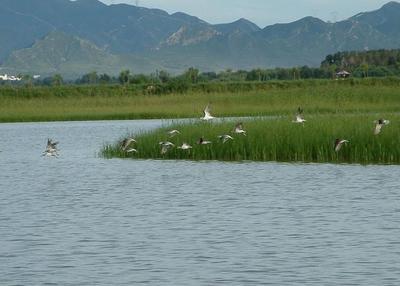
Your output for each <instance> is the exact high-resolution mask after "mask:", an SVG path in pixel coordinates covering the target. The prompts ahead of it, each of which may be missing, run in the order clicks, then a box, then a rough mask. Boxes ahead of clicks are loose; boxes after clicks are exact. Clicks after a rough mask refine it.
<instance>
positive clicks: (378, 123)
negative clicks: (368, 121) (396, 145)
mask: <svg viewBox="0 0 400 286" xmlns="http://www.w3.org/2000/svg"><path fill="white" fill-rule="evenodd" d="M374 123H375V129H374V134H375V135H378V134H379V133H381V131H382V127H383V126H384V125H388V124H389V123H390V121H389V120H385V119H382V118H381V119H378V120H375V121H374Z"/></svg>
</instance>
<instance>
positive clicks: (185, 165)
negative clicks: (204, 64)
mask: <svg viewBox="0 0 400 286" xmlns="http://www.w3.org/2000/svg"><path fill="white" fill-rule="evenodd" d="M161 124H163V123H162V122H161V121H157V120H154V121H112V122H110V121H100V122H68V123H65V122H60V123H28V124H0V136H1V138H0V151H2V152H0V285H105V286H106V285H107V286H108V285H400V200H399V199H400V195H399V193H400V180H399V175H400V167H399V166H368V167H363V166H357V165H353V166H351V165H329V164H323V165H320V164H278V163H220V162H185V161H183V162H177V161H151V160H143V161H135V160H120V159H112V160H107V159H102V158H99V157H98V152H99V150H100V149H101V147H102V145H103V144H104V143H106V142H113V141H115V140H116V139H118V138H120V137H121V136H123V135H125V134H127V133H128V132H137V131H139V130H146V129H149V128H155V127H157V126H160V125H161ZM48 137H50V138H53V139H56V140H59V141H60V144H59V148H60V149H61V151H60V155H61V156H60V157H59V158H58V159H56V158H44V157H41V156H40V155H41V153H42V152H43V150H44V148H45V145H46V140H47V138H48Z"/></svg>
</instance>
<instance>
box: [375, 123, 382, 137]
mask: <svg viewBox="0 0 400 286" xmlns="http://www.w3.org/2000/svg"><path fill="white" fill-rule="evenodd" d="M381 130H382V124H379V123H377V124H376V125H375V129H374V134H375V135H378V134H379V133H381Z"/></svg>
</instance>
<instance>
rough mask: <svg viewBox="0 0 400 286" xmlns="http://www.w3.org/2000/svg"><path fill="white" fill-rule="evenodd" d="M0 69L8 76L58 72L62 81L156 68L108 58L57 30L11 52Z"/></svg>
mask: <svg viewBox="0 0 400 286" xmlns="http://www.w3.org/2000/svg"><path fill="white" fill-rule="evenodd" d="M4 66H5V67H6V68H4V70H5V71H7V72H11V73H31V72H32V71H35V73H37V74H41V75H51V74H55V73H61V74H62V75H63V76H64V77H66V78H74V77H76V76H77V75H79V74H84V73H88V72H91V71H97V72H99V73H109V74H118V73H119V72H120V71H121V69H131V70H138V69H140V70H141V71H144V72H146V73H151V72H153V71H155V70H156V69H159V68H160V67H159V66H157V65H155V64H152V63H151V62H150V61H148V60H146V59H144V58H141V57H137V56H134V55H112V54H110V53H108V52H107V51H105V50H103V49H100V48H98V47H97V46H95V45H94V44H92V43H91V42H89V41H87V40H83V39H80V38H78V37H75V36H70V35H67V34H65V33H63V32H59V31H53V32H50V33H49V34H48V35H47V36H45V37H44V38H43V39H41V40H38V41H37V42H36V43H35V44H33V46H32V47H31V48H27V49H22V50H18V51H15V52H13V53H12V54H11V55H10V56H9V57H8V59H7V60H6V61H5V63H4Z"/></svg>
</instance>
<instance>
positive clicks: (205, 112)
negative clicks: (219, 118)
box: [200, 104, 215, 121]
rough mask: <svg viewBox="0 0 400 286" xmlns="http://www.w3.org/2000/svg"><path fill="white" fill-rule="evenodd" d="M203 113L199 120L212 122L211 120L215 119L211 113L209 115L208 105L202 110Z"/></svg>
mask: <svg viewBox="0 0 400 286" xmlns="http://www.w3.org/2000/svg"><path fill="white" fill-rule="evenodd" d="M203 112H204V116H203V117H201V118H200V119H202V120H205V121H209V120H212V119H214V118H215V117H214V116H212V115H211V113H210V105H209V104H208V105H207V106H206V108H205V109H204V111H203Z"/></svg>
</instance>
